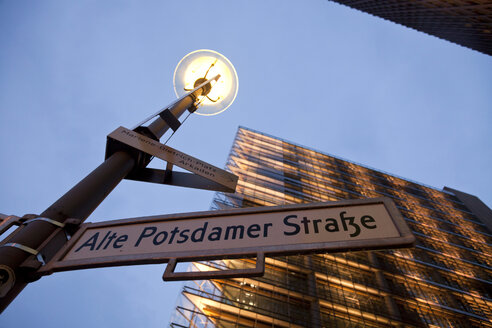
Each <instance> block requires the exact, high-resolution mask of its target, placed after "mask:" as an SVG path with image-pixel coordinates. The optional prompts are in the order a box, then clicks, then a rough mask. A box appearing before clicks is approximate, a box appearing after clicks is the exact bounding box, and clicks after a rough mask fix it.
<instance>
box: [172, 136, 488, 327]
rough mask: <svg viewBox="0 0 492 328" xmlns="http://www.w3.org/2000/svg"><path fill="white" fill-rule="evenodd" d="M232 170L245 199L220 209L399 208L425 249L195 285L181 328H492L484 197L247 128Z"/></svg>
mask: <svg viewBox="0 0 492 328" xmlns="http://www.w3.org/2000/svg"><path fill="white" fill-rule="evenodd" d="M227 168H228V169H229V170H230V171H231V172H233V173H234V174H236V175H238V176H239V183H238V187H237V191H236V193H234V194H223V193H218V194H217V195H216V197H215V199H214V201H213V205H212V208H213V209H217V210H220V209H227V208H237V207H251V206H273V205H283V204H293V203H311V202H320V201H323V202H324V201H337V200H345V199H361V198H373V197H390V198H391V199H392V200H393V201H394V202H395V204H396V205H397V207H398V208H399V210H400V212H401V214H402V215H403V217H404V218H405V221H406V222H407V224H408V226H409V227H410V228H411V230H412V231H413V233H414V234H415V236H416V238H417V243H416V246H415V247H414V248H408V249H388V250H379V251H358V252H345V253H328V254H316V255H305V256H283V257H282V256H281V257H274V258H267V259H266V270H265V275H264V276H263V277H260V278H234V279H220V280H209V281H191V282H188V283H186V285H185V287H184V289H183V291H182V295H181V296H180V301H179V304H178V306H177V308H176V312H175V314H174V316H173V318H172V321H171V323H170V326H171V327H466V328H470V327H492V279H491V273H492V270H491V257H492V248H491V244H492V239H491V237H492V236H491V235H492V226H491V223H492V215H491V214H492V211H491V210H490V209H489V208H488V207H487V206H485V205H484V204H483V203H482V202H481V201H480V200H479V199H478V198H476V197H474V196H471V195H468V194H465V193H462V192H459V191H457V190H453V189H449V188H445V189H444V190H439V189H436V188H433V187H429V186H426V185H423V184H419V183H416V182H413V181H410V180H406V179H403V178H400V177H397V176H394V175H391V174H388V173H384V172H381V171H378V170H375V169H371V168H368V167H365V166H363V165H359V164H355V163H352V162H350V161H347V160H343V159H340V158H337V157H335V156H332V155H328V154H325V153H321V152H318V151H315V150H312V149H310V148H308V147H303V146H299V145H296V144H294V143H291V142H288V141H285V140H282V139H279V138H275V137H272V136H269V135H266V134H263V133H260V132H257V131H254V130H251V129H247V128H243V127H240V128H239V129H238V132H237V135H236V138H235V140H234V144H233V147H232V150H231V153H230V156H229V159H228V162H227ZM251 262H254V261H252V260H228V261H215V262H198V263H194V264H193V267H192V268H193V269H194V270H201V271H203V270H208V268H210V267H215V268H221V267H222V268H239V267H242V266H247V265H254V264H253V263H251Z"/></svg>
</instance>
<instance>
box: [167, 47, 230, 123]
mask: <svg viewBox="0 0 492 328" xmlns="http://www.w3.org/2000/svg"><path fill="white" fill-rule="evenodd" d="M216 76H218V79H217V80H216V81H213V82H212V83H211V84H212V87H211V88H210V87H208V88H206V89H204V91H203V93H202V95H201V96H200V97H199V100H198V101H199V103H200V105H199V106H198V109H197V110H196V112H195V113H197V114H201V115H215V114H219V113H221V112H223V111H225V110H226V109H227V108H228V107H229V106H230V105H231V104H232V103H233V102H234V99H235V98H236V95H237V90H238V83H239V81H238V78H237V74H236V70H235V69H234V66H233V65H232V64H231V62H230V61H229V60H228V59H227V58H226V57H224V56H223V55H221V54H219V53H218V52H216V51H212V50H196V51H193V52H190V53H189V54H187V55H186V56H184V57H183V59H181V61H180V62H179V63H178V66H176V70H175V71H174V78H173V80H174V91H175V92H176V95H177V96H178V98H179V97H182V96H184V95H185V94H186V93H188V92H189V91H191V90H193V89H194V88H196V87H198V86H199V85H200V84H202V83H203V82H205V81H207V80H208V79H211V78H214V77H216Z"/></svg>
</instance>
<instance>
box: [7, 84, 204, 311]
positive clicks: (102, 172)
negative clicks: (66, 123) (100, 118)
mask: <svg viewBox="0 0 492 328" xmlns="http://www.w3.org/2000/svg"><path fill="white" fill-rule="evenodd" d="M212 80H213V79H210V80H208V81H207V82H206V83H203V84H202V85H200V87H198V88H196V89H195V90H193V91H192V92H190V93H189V94H188V95H187V96H185V97H183V98H182V99H180V100H179V101H178V102H176V103H175V104H174V105H173V106H172V107H171V108H169V110H170V111H171V113H172V114H173V115H174V116H175V117H176V118H179V117H180V116H181V115H182V114H183V113H184V112H185V111H186V110H187V109H190V108H191V107H192V106H193V104H194V102H195V100H196V99H197V97H198V96H200V95H201V94H202V92H203V91H204V90H205V87H206V86H207V87H208V84H209V83H210V82H211V81H212ZM145 129H147V131H149V132H150V133H151V134H152V136H153V137H155V138H157V140H158V139H159V138H160V137H162V135H163V134H164V133H165V132H166V131H167V130H168V129H169V126H168V125H167V123H166V122H165V121H164V120H163V119H162V118H161V117H158V118H157V119H156V120H154V122H152V123H151V124H150V125H149V126H148V127H147V128H145ZM147 164H148V163H144V165H145V166H146V165H147ZM135 165H136V161H135V159H134V158H132V156H131V155H130V154H128V153H127V152H124V151H118V152H116V153H114V154H113V155H111V156H110V157H108V158H107V159H106V160H105V161H104V163H102V164H101V165H100V166H99V167H97V168H96V169H95V170H94V171H92V172H91V173H90V174H89V175H88V176H87V177H85V178H84V179H83V180H82V181H80V182H79V183H78V184H77V185H75V186H74V187H73V188H72V189H70V190H69V191H68V192H67V193H66V194H65V195H63V196H62V197H61V198H60V199H58V200H57V201H56V202H55V203H54V204H53V205H51V206H50V207H48V208H47V209H46V210H45V211H44V212H43V213H41V215H40V217H43V218H48V219H50V220H53V221H56V222H59V223H65V222H66V220H67V219H78V220H80V222H79V224H80V223H81V222H83V221H84V220H85V219H87V217H88V216H89V215H90V214H91V213H92V212H93V211H94V210H95V209H96V208H97V206H99V204H100V203H101V202H102V201H103V200H104V199H105V198H106V197H107V196H108V195H109V193H110V192H111V191H112V190H113V189H114V188H115V187H116V186H117V185H118V183H120V181H121V180H123V179H124V178H125V176H126V175H127V174H128V173H129V172H130V171H132V170H133V169H134V167H135ZM75 229H76V227H75ZM48 240H49V242H48ZM5 241H6V242H8V245H6V244H5ZM5 241H4V242H2V245H0V269H1V274H0V276H2V275H3V276H2V277H0V278H1V279H0V292H2V293H1V294H4V296H3V297H0V313H1V312H3V310H4V309H5V308H6V307H7V306H8V305H9V304H10V303H11V302H12V301H13V300H14V299H15V297H16V296H17V295H18V294H19V293H20V292H21V291H22V290H23V289H24V287H25V286H26V285H27V284H28V283H29V282H32V281H34V280H36V279H38V278H37V277H36V276H34V275H33V274H34V273H35V272H36V270H37V269H38V267H36V265H33V254H32V253H29V252H28V251H26V250H29V249H31V250H39V248H42V256H43V257H44V260H45V261H46V262H48V261H49V260H50V259H51V258H52V257H53V256H54V255H55V254H56V252H57V251H58V250H59V249H60V248H61V247H62V246H63V245H64V244H65V243H66V242H67V239H66V236H65V232H64V231H63V230H61V229H59V227H58V226H57V225H56V224H54V223H53V222H50V221H46V220H36V221H33V222H30V223H29V224H27V225H25V226H23V227H19V228H18V229H17V230H16V231H14V232H13V233H12V234H11V235H10V236H8V237H7V238H6V239H5ZM19 245H20V246H19ZM12 273H13V276H12V277H10V278H13V279H14V280H15V282H14V284H13V286H12V287H11V288H10V289H8V291H3V290H1V289H2V288H5V287H6V286H5V285H4V286H2V284H5V281H6V280H7V277H5V275H12ZM1 294H0V295H1Z"/></svg>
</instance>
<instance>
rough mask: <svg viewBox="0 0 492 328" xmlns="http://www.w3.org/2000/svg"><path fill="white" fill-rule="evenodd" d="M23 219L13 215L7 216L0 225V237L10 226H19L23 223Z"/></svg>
mask: <svg viewBox="0 0 492 328" xmlns="http://www.w3.org/2000/svg"><path fill="white" fill-rule="evenodd" d="M25 220H26V219H25V218H20V217H18V216H15V215H10V216H7V217H6V218H5V219H4V220H3V221H1V223H0V235H2V234H3V233H4V232H5V231H7V230H9V229H10V228H11V227H12V226H14V225H16V226H20V225H22V223H23V222H24V221H25Z"/></svg>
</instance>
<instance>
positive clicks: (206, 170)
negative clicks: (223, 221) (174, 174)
mask: <svg viewBox="0 0 492 328" xmlns="http://www.w3.org/2000/svg"><path fill="white" fill-rule="evenodd" d="M108 138H111V139H114V140H117V141H119V142H122V143H124V144H126V145H128V146H130V147H133V148H136V149H138V150H141V151H143V152H144V153H147V154H149V155H152V156H155V157H157V158H160V159H162V160H164V161H166V162H168V163H172V164H174V165H176V166H179V167H181V168H183V169H185V170H187V171H190V172H192V173H195V174H197V175H199V176H201V177H203V178H205V179H208V180H211V181H213V182H216V183H218V184H220V185H222V186H225V187H227V188H229V189H230V190H232V191H234V190H235V188H236V184H237V179H238V177H237V176H235V175H234V174H232V173H230V172H227V171H225V170H222V169H220V168H218V167H216V166H213V165H212V164H208V163H206V162H204V161H202V160H199V159H198V158H195V157H193V156H190V155H187V154H185V153H182V152H180V151H179V150H176V149H174V148H171V147H169V146H166V145H163V144H161V143H160V142H158V141H156V140H153V139H151V138H149V137H146V136H144V135H142V134H140V133H137V132H135V131H132V130H130V129H127V128H124V127H121V126H120V127H119V128H117V129H116V130H114V131H113V132H111V134H109V135H108Z"/></svg>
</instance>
